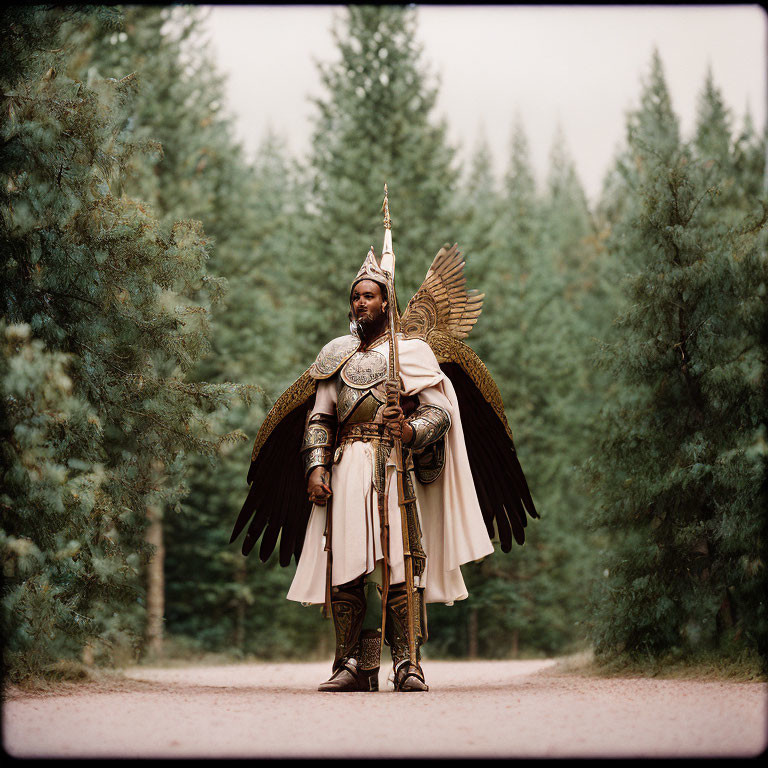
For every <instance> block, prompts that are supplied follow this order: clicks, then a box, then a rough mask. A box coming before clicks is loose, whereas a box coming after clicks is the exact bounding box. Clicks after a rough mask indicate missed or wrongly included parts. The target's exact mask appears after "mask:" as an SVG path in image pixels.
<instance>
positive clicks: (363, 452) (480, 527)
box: [287, 337, 493, 603]
mask: <svg viewBox="0 0 768 768" xmlns="http://www.w3.org/2000/svg"><path fill="white" fill-rule="evenodd" d="M376 349H377V350H378V351H379V352H381V353H382V354H383V355H384V356H385V357H388V355H389V342H384V343H383V344H381V345H378V346H377V347H376ZM398 353H399V355H398V360H399V367H400V378H401V380H402V384H403V388H404V390H405V393H406V394H407V395H417V396H418V398H419V402H420V403H421V404H428V405H437V406H440V407H442V408H444V409H445V410H446V411H448V413H449V414H450V417H451V428H450V429H449V430H448V432H447V434H446V435H445V441H446V444H445V467H444V469H443V471H442V473H441V474H440V476H439V477H438V478H437V479H436V480H435V481H434V482H432V483H429V484H428V485H422V484H421V483H420V482H419V481H418V480H416V479H415V478H414V487H415V489H416V504H417V508H418V513H419V519H420V522H421V528H422V533H423V537H422V545H423V547H424V551H425V553H426V555H427V564H426V568H425V571H424V574H423V576H422V577H421V580H420V581H418V580H417V581H416V584H417V586H422V587H424V589H425V592H424V599H425V601H426V602H428V603H435V602H441V603H451V602H453V601H454V600H463V599H464V598H466V597H467V590H466V587H465V585H464V579H463V578H462V575H461V569H460V567H459V566H461V565H462V564H463V563H467V562H470V561H471V560H479V559H482V558H483V557H485V556H487V555H489V554H491V553H492V552H493V544H492V543H491V540H490V538H489V537H488V532H487V530H486V527H485V523H484V522H483V516H482V512H481V511H480V505H479V503H478V500H477V494H476V493H475V487H474V483H473V480H472V472H471V470H470V467H469V460H468V458H467V449H466V446H465V444H464V432H463V429H462V425H461V416H460V414H459V405H458V401H457V399H456V393H455V391H454V389H453V385H452V384H451V381H450V379H448V377H447V376H445V374H443V372H442V371H441V370H440V367H439V365H438V362H437V358H436V357H435V355H434V353H433V352H432V349H431V348H430V346H429V345H428V344H427V343H426V342H424V341H422V340H420V339H403V338H402V337H399V341H398ZM335 375H336V376H338V375H339V374H338V373H336V374H335ZM313 413H329V414H335V413H336V386H335V381H334V378H333V377H332V378H330V379H325V380H322V381H320V382H319V383H318V388H317V397H316V399H315V406H314V409H313ZM372 457H373V451H372V449H371V444H370V443H365V442H361V441H356V442H354V443H351V444H349V443H348V444H346V445H345V446H344V449H343V451H342V455H341V459H340V461H339V463H338V464H334V465H333V467H332V469H331V490H332V491H333V504H332V526H331V548H332V551H333V556H332V565H331V584H332V585H339V584H345V583H347V582H349V581H351V580H352V579H355V578H357V577H358V576H360V575H361V574H364V573H371V572H372V571H373V570H374V568H375V566H376V562H377V561H378V560H381V558H382V549H381V538H380V522H379V513H378V504H377V496H376V490H375V488H374V487H373V461H372ZM386 482H387V488H388V494H387V495H388V504H387V509H388V511H389V532H390V534H389V539H390V546H389V563H390V568H391V578H390V582H391V583H393V584H394V583H398V582H402V581H404V579H405V575H404V566H403V546H402V535H401V527H400V525H401V522H400V508H399V506H398V499H397V475H396V472H395V468H394V454H392V455H390V459H389V463H388V465H387V481H386ZM325 527H326V507H325V506H320V505H317V504H315V505H313V507H312V511H311V514H310V518H309V523H308V525H307V532H306V536H305V539H304V546H303V548H302V553H301V557H300V558H299V564H298V567H297V568H296V574H295V576H294V579H293V582H292V584H291V587H290V590H289V591H288V595H287V597H288V599H289V600H296V601H299V602H302V603H323V602H324V600H325V579H326V568H327V557H328V553H327V552H326V551H325V535H324V532H325Z"/></svg>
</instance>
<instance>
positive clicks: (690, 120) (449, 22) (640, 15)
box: [208, 5, 768, 200]
mask: <svg viewBox="0 0 768 768" xmlns="http://www.w3.org/2000/svg"><path fill="white" fill-rule="evenodd" d="M417 7H418V28H417V29H418V31H417V37H418V39H419V41H420V42H421V43H422V45H423V62H424V63H425V64H426V65H427V67H428V69H429V71H430V72H432V73H434V74H437V75H439V77H440V83H441V85H440V91H439V93H440V95H439V98H438V102H437V107H436V109H435V116H436V117H440V116H444V117H446V118H447V120H448V126H449V133H448V135H449V139H450V140H451V142H452V143H453V144H454V145H456V146H458V147H459V148H460V155H459V156H460V157H461V158H466V157H467V156H468V154H469V152H470V151H471V150H472V149H473V148H474V147H475V145H476V142H477V141H478V139H479V137H480V136H482V135H484V136H485V138H486V139H487V141H488V143H489V145H490V147H491V151H492V153H493V156H494V161H495V164H496V169H497V176H499V177H500V176H501V174H502V173H503V170H504V168H505V166H506V163H507V159H508V146H509V139H510V134H511V130H512V125H513V123H514V120H515V116H516V115H519V116H520V119H521V120H522V123H523V126H524V128H525V130H526V133H527V135H528V139H529V145H530V150H531V157H532V162H533V165H534V169H535V171H536V173H537V177H538V179H539V181H540V182H543V181H544V178H545V176H546V171H547V167H548V156H549V151H550V147H551V143H552V141H553V138H554V135H555V131H556V129H557V125H558V123H559V124H560V125H561V126H562V128H563V130H564V132H565V136H566V139H567V142H568V147H569V150H570V152H571V155H572V157H573V158H574V161H575V163H576V167H577V170H578V172H579V175H580V177H581V180H582V183H583V184H584V187H585V189H586V191H587V194H588V196H589V197H590V199H592V200H594V199H595V198H596V197H597V195H598V194H599V192H600V188H601V184H602V179H603V176H604V174H605V172H606V170H607V169H608V167H609V165H610V162H611V159H612V157H613V155H614V153H615V151H616V149H617V148H618V147H619V145H620V144H621V142H622V141H623V139H624V126H625V115H626V111H627V110H628V109H631V108H633V107H635V106H636V105H637V103H638V99H639V96H640V88H641V82H642V79H643V78H644V77H645V76H646V74H647V72H648V69H649V64H650V59H651V54H652V51H653V48H654V46H656V47H658V49H659V53H660V55H661V59H662V62H663V65H664V71H665V75H666V78H667V84H668V86H669V89H670V93H671V96H672V103H673V107H674V109H675V111H676V113H677V114H678V115H679V116H680V119H681V124H682V129H683V132H684V134H686V135H687V134H689V133H690V132H691V130H692V129H693V126H694V123H695V119H696V102H697V97H698V94H699V92H700V91H701V88H702V85H703V82H704V77H705V75H706V71H707V67H708V66H711V67H712V72H713V74H714V78H715V82H716V84H717V85H718V86H719V87H720V89H721V91H722V93H723V95H724V98H725V101H726V104H727V105H728V106H729V107H730V108H731V110H732V114H733V117H734V121H733V122H734V126H735V127H740V126H741V124H742V120H743V116H744V113H745V110H746V109H747V107H749V109H750V111H751V113H752V117H753V119H754V121H755V124H756V126H758V127H762V126H764V125H765V120H766V98H767V96H766V92H767V90H768V81H767V75H766V51H767V50H768V49H767V47H766V46H767V38H766V31H767V29H768V23H767V19H766V14H765V12H764V11H763V10H762V9H761V8H760V7H759V6H757V5H737V6H733V5H731V6H725V5H723V6H712V5H709V6H591V7H590V6H579V7H574V6H538V7H533V6H434V5H425V6H417ZM343 13H344V10H343V7H341V6H255V5H254V6H249V5H245V6H213V7H212V10H211V16H210V18H209V21H208V24H209V28H210V30H211V37H212V42H213V46H214V50H215V51H216V54H217V59H218V65H219V67H220V70H221V71H222V72H224V73H226V74H227V75H228V77H229V80H228V99H229V102H228V108H229V110H230V111H231V112H232V113H233V114H234V115H235V116H236V117H237V135H238V136H239V138H240V139H241V140H242V141H243V143H244V145H245V147H246V149H247V150H249V151H251V152H253V151H254V150H255V149H256V147H257V146H258V143H259V141H260V140H261V138H262V137H263V135H264V133H265V131H266V129H267V127H268V126H271V127H272V129H273V130H274V131H275V132H277V133H278V134H279V135H281V136H282V137H283V138H284V139H285V141H286V144H287V148H288V150H289V151H290V152H291V153H293V154H294V155H296V156H303V155H305V153H306V152H307V151H308V150H309V139H310V134H311V125H312V123H311V119H312V115H313V114H314V108H313V107H312V105H311V103H310V101H309V97H310V96H318V95H324V91H323V89H322V86H321V83H320V78H319V75H318V71H317V67H316V65H315V62H316V61H323V62H325V61H331V60H335V59H337V58H338V54H337V52H336V48H335V46H334V43H333V39H332V37H331V28H332V26H333V22H334V19H337V18H340V17H341V16H342V15H343Z"/></svg>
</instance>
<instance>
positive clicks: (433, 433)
mask: <svg viewBox="0 0 768 768" xmlns="http://www.w3.org/2000/svg"><path fill="white" fill-rule="evenodd" d="M408 424H410V426H411V429H412V430H413V438H412V439H411V442H410V443H409V444H408V448H410V450H411V451H413V452H414V453H419V452H421V451H423V450H424V449H425V448H427V447H428V446H430V445H432V444H433V443H435V442H437V441H438V440H440V438H442V437H444V436H445V433H446V432H447V431H448V430H449V429H450V428H451V416H450V414H449V413H448V411H446V410H445V408H441V407H440V406H438V405H420V406H419V407H418V408H417V409H416V410H415V411H414V412H413V414H412V415H411V416H410V417H409V418H408Z"/></svg>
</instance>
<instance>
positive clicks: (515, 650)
mask: <svg viewBox="0 0 768 768" xmlns="http://www.w3.org/2000/svg"><path fill="white" fill-rule="evenodd" d="M519 639H520V632H519V631H518V630H517V629H513V630H512V658H513V659H516V658H517V654H518V646H517V644H518V640H519Z"/></svg>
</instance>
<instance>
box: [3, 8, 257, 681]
mask: <svg viewBox="0 0 768 768" xmlns="http://www.w3.org/2000/svg"><path fill="white" fill-rule="evenodd" d="M105 13H106V19H107V21H108V22H110V21H114V15H113V13H112V11H110V10H109V9H106V10H105V9H82V10H80V9H60V8H47V7H28V8H18V9H14V10H13V11H11V12H8V13H7V14H4V15H3V17H2V38H3V40H7V41H9V46H8V47H7V48H6V49H5V50H10V51H11V53H12V58H13V62H14V64H13V66H10V67H8V68H7V69H4V70H3V74H2V86H3V88H2V91H3V94H4V104H3V110H2V115H3V117H2V125H1V126H0V128H1V130H2V139H3V145H2V146H3V148H2V153H1V154H0V190H1V191H0V194H1V195H2V198H3V200H2V202H3V205H2V211H3V219H2V231H1V232H0V243H2V252H3V264H2V281H1V282H2V289H0V290H1V293H0V295H1V296H2V301H3V306H4V311H5V315H6V317H7V319H8V322H9V323H10V324H11V325H9V326H7V328H6V329H5V338H4V342H3V343H4V347H3V363H2V376H3V400H2V431H3V433H4V436H5V438H6V439H5V440H4V441H3V446H4V448H3V451H4V461H3V467H4V469H3V495H2V497H0V502H1V503H2V504H3V507H4V513H3V541H4V549H3V553H4V561H5V563H6V566H5V568H6V571H5V572H6V576H7V577H8V579H7V581H6V582H5V589H4V593H3V622H4V637H5V638H6V641H7V645H6V658H5V660H6V664H7V665H8V669H9V671H10V673H11V675H12V677H17V678H18V677H22V676H24V675H26V674H33V673H39V672H40V671H42V670H43V669H44V668H45V667H46V666H47V665H49V664H50V663H52V662H53V661H55V660H56V659H57V658H58V657H61V656H66V655H71V654H72V653H75V652H77V651H78V650H79V649H81V648H82V647H83V645H84V644H85V643H93V642H95V641H98V643H99V644H98V646H97V651H103V652H104V653H105V654H106V655H108V652H109V650H110V646H111V647H112V649H114V647H115V645H116V644H118V641H120V639H121V638H132V642H136V632H137V631H138V630H139V629H140V627H141V623H142V622H143V619H144V617H143V608H142V606H141V602H142V599H143V596H142V590H141V587H140V581H139V572H140V569H141V558H142V557H144V558H146V556H147V555H148V554H149V552H148V549H147V547H146V546H145V545H144V544H143V531H144V528H145V525H146V510H147V507H148V506H150V505H151V504H156V503H162V504H164V505H171V506H173V505H175V504H177V503H178V501H179V499H180V498H181V497H182V496H183V495H184V493H185V491H186V489H185V486H184V479H183V475H184V464H185V457H186V456H187V455H188V454H189V453H197V452H203V453H208V454H211V453H214V452H215V451H216V449H217V445H218V444H219V443H220V442H222V441H226V440H231V439H235V438H236V435H231V434H230V435H224V436H222V437H219V438H213V439H212V437H211V435H210V433H209V432H208V431H207V429H206V424H205V414H206V412H208V411H209V410H210V409H211V408H216V407H220V406H221V405H222V403H223V402H224V401H225V400H227V399H228V398H229V397H230V393H231V391H232V387H223V386H213V385H206V384H204V383H201V384H192V383H190V382H188V381H185V374H186V372H188V371H189V370H190V368H191V366H192V365H193V364H194V362H195V361H196V359H197V358H199V357H200V355H201V354H202V353H203V352H204V351H205V348H206V345H207V338H208V333H209V327H208V319H207V312H206V311H205V309H204V308H203V307H201V306H200V304H201V303H211V302H214V301H216V300H217V299H218V298H219V296H220V294H221V290H222V285H221V284H220V282H219V281H216V280H214V279H211V278H210V277H209V276H208V275H207V274H206V272H205V260H206V257H207V249H208V243H207V241H206V239H205V235H204V233H203V232H202V230H201V228H200V226H199V224H197V223H196V222H193V221H188V220H187V221H180V222H177V223H176V224H174V225H173V227H171V228H164V227H161V226H160V225H159V223H158V222H157V220H156V219H155V218H154V217H153V214H152V211H151V209H150V208H149V207H147V206H146V205H143V204H142V203H139V202H136V201H134V200H131V199H129V198H125V197H121V196H120V190H121V188H122V186H123V183H124V180H125V168H126V166H127V165H128V164H129V162H130V161H131V158H132V157H133V156H135V154H136V153H138V152H140V151H142V148H143V147H142V143H141V142H136V141H133V140H132V136H131V135H130V131H129V130H127V123H126V120H125V111H126V109H129V105H130V99H131V96H132V93H133V90H134V85H135V80H134V78H133V77H131V76H130V75H128V76H126V77H124V78H122V79H120V80H117V81H115V80H113V81H102V80H100V79H99V78H98V77H96V76H93V77H90V78H89V79H88V82H87V83H86V82H84V81H82V80H79V79H77V77H72V76H70V74H69V71H68V66H69V64H70V63H71V62H72V55H73V50H74V49H75V46H73V45H72V40H73V39H75V38H76V36H77V35H76V33H77V30H79V29H80V28H81V26H82V25H83V24H87V23H89V22H90V21H91V20H92V19H94V17H97V19H98V17H99V16H103V15H104V14H105ZM74 69H76V66H75V67H74ZM235 390H237V388H235ZM245 394H247V393H245ZM97 655H98V654H97Z"/></svg>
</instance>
